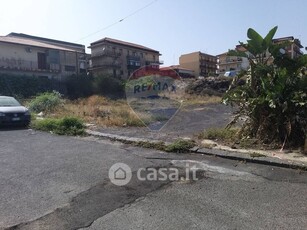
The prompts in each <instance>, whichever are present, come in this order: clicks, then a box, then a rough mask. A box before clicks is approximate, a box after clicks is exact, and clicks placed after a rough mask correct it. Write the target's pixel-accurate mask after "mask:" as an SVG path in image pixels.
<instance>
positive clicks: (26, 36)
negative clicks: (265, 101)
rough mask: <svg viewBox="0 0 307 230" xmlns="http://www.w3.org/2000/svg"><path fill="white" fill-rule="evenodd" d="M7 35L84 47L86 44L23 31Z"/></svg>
mask: <svg viewBox="0 0 307 230" xmlns="http://www.w3.org/2000/svg"><path fill="white" fill-rule="evenodd" d="M7 36H10V37H19V38H27V39H34V40H40V41H46V42H56V43H59V44H62V45H69V46H77V47H79V48H83V47H84V45H82V44H77V43H72V42H65V41H60V40H55V39H50V38H43V37H38V36H33V35H29V34H22V33H15V32H12V33H9V34H8V35H7Z"/></svg>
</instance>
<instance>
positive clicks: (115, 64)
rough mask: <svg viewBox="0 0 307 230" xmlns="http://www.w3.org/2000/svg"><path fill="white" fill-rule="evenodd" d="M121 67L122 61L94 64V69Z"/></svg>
mask: <svg viewBox="0 0 307 230" xmlns="http://www.w3.org/2000/svg"><path fill="white" fill-rule="evenodd" d="M121 67H122V63H121V62H103V63H93V64H92V69H103V68H112V69H120V68H121Z"/></svg>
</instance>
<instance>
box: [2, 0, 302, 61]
mask: <svg viewBox="0 0 307 230" xmlns="http://www.w3.org/2000/svg"><path fill="white" fill-rule="evenodd" d="M0 3H1V9H2V10H1V14H0V23H1V26H0V35H1V36H5V35H7V34H8V33H10V32H16V33H25V34H30V35H35V36H41V37H46V38H52V39H57V40H63V41H68V42H76V43H80V44H84V45H85V46H86V47H88V46H89V45H90V43H92V42H94V41H97V40H99V39H101V38H104V37H110V38H115V39H119V40H124V41H128V42H132V43H137V44H140V45H144V46H147V47H149V48H152V49H155V50H158V51H160V53H161V54H162V55H161V57H160V59H161V60H163V61H164V65H166V66H167V65H175V64H178V63H179V56H180V55H182V54H185V53H190V52H195V51H201V52H205V53H208V54H212V55H218V54H221V53H223V52H226V51H228V49H233V48H234V47H235V46H236V45H237V44H238V42H239V41H242V42H244V41H246V40H247V35H246V32H247V29H248V28H253V29H255V30H256V31H257V32H258V33H259V34H261V35H262V36H265V35H266V34H267V33H268V31H269V30H270V29H271V28H273V27H274V26H276V25H277V26H278V31H277V33H276V35H275V38H278V37H285V36H294V37H295V38H298V39H300V40H301V43H302V45H303V46H304V47H306V46H307V1H306V0H291V1H289V0H257V1H255V0H244V1H243V0H129V1H127V0H0ZM302 51H304V52H305V53H306V51H305V50H302ZM87 52H89V53H90V49H87Z"/></svg>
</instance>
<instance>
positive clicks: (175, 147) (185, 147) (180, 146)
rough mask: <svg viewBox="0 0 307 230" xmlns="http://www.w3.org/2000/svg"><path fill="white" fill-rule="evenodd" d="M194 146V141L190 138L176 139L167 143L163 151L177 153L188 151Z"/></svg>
mask: <svg viewBox="0 0 307 230" xmlns="http://www.w3.org/2000/svg"><path fill="white" fill-rule="evenodd" d="M194 146H195V142H194V141H192V140H184V139H178V140H176V141H175V142H173V143H171V144H169V145H167V146H166V148H165V151H166V152H177V153H183V152H189V151H190V149H191V148H193V147H194Z"/></svg>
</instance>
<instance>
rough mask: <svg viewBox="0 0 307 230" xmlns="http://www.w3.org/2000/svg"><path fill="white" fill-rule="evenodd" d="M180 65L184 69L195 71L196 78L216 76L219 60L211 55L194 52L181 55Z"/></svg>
mask: <svg viewBox="0 0 307 230" xmlns="http://www.w3.org/2000/svg"><path fill="white" fill-rule="evenodd" d="M179 65H180V67H182V68H187V69H191V70H193V71H194V73H195V77H199V76H203V77H208V76H215V75H216V71H217V58H216V56H213V55H210V54H206V53H202V52H193V53H189V54H183V55H181V56H180V57H179Z"/></svg>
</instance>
